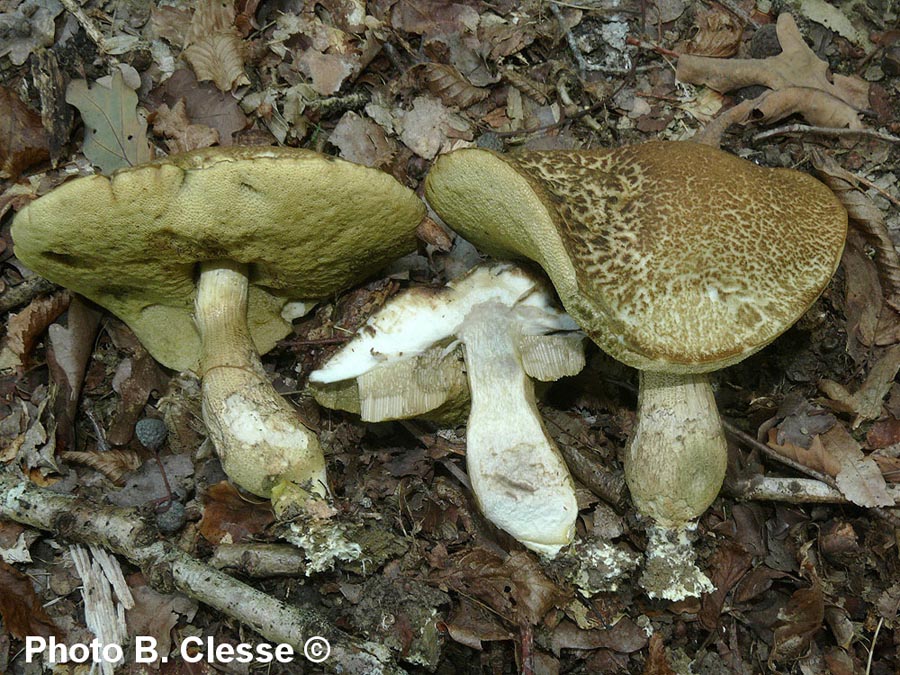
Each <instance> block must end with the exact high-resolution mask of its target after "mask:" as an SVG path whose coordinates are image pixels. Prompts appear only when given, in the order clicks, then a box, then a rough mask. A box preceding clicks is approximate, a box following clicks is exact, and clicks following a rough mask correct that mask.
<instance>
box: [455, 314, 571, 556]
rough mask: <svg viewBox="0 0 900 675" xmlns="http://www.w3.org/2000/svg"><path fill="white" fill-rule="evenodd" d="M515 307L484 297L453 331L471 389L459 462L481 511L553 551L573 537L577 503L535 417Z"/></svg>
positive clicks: (519, 536) (535, 546)
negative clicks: (460, 346)
mask: <svg viewBox="0 0 900 675" xmlns="http://www.w3.org/2000/svg"><path fill="white" fill-rule="evenodd" d="M514 314H515V310H514V309H511V308H509V307H506V306H504V305H502V304H500V303H497V302H489V303H484V304H481V305H478V306H477V307H475V308H474V309H473V310H472V311H471V312H469V314H468V316H467V317H466V321H465V323H464V324H463V327H462V329H461V330H460V332H459V338H460V340H462V342H463V343H464V344H465V354H466V356H465V359H466V373H467V376H468V379H469V391H470V392H471V396H472V409H471V413H470V414H469V421H468V426H467V430H466V466H467V468H468V473H469V480H470V481H471V483H472V491H473V492H474V494H475V497H476V499H477V500H478V504H479V506H480V508H481V511H482V512H483V513H484V515H485V517H487V519H488V520H490V521H491V522H492V523H494V524H495V525H496V526H497V527H499V528H500V529H502V530H505V531H506V532H508V533H509V534H511V535H512V536H513V537H515V538H516V539H517V540H518V541H520V542H521V543H522V544H523V545H524V546H526V547H527V548H530V549H532V550H534V551H538V552H539V553H543V554H546V555H555V554H556V553H557V552H558V551H559V549H560V548H562V547H563V546H566V545H568V544H570V543H572V538H573V537H574V534H575V518H576V516H577V515H578V504H577V503H576V501H575V490H574V487H573V485H572V479H571V478H570V476H569V471H568V469H567V468H566V464H565V461H564V460H563V458H562V456H561V455H560V452H559V449H558V448H557V447H556V445H555V444H554V442H553V440H552V439H551V438H550V435H549V434H548V433H547V430H546V429H545V428H544V425H543V424H542V423H541V417H540V413H539V412H538V409H537V403H536V402H535V398H534V385H533V384H532V382H531V379H530V378H529V377H528V374H527V373H526V371H525V367H524V366H523V363H522V354H521V351H520V349H519V344H520V342H521V339H522V324H521V322H520V320H517V319H516V318H515V317H514Z"/></svg>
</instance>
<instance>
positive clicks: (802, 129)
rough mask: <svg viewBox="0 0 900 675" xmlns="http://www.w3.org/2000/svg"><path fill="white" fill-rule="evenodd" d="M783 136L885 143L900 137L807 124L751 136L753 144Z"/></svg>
mask: <svg viewBox="0 0 900 675" xmlns="http://www.w3.org/2000/svg"><path fill="white" fill-rule="evenodd" d="M784 134H820V135H822V136H837V137H846V136H865V137H867V138H877V139H878V140H880V141H885V142H887V143H900V136H892V135H891V134H885V133H882V132H880V131H876V130H875V129H846V128H835V127H814V126H810V125H808V124H785V125H784V126H780V127H775V128H774V129H766V130H765V131H760V132H759V133H758V134H756V135H755V136H753V142H754V143H755V142H757V141H762V140H765V139H767V138H772V137H773V136H783V135H784Z"/></svg>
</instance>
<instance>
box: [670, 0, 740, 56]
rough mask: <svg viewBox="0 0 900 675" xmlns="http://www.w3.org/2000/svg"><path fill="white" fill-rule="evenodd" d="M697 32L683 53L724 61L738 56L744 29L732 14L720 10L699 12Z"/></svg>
mask: <svg viewBox="0 0 900 675" xmlns="http://www.w3.org/2000/svg"><path fill="white" fill-rule="evenodd" d="M695 23H696V24H697V32H696V34H695V35H694V37H693V38H691V41H690V42H688V43H687V44H686V45H685V47H684V49H683V50H682V53H684V54H693V55H695V56H709V57H711V58H718V59H724V58H728V57H729V56H734V55H735V54H737V51H738V47H739V46H740V44H741V37H742V36H743V33H744V29H743V25H742V24H741V22H740V21H738V20H737V19H736V18H735V17H734V16H733V15H732V14H730V13H728V12H724V11H720V10H716V9H713V10H710V11H703V10H699V11H698V12H697V16H696V18H695Z"/></svg>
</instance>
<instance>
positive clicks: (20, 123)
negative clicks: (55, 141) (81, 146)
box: [0, 87, 50, 180]
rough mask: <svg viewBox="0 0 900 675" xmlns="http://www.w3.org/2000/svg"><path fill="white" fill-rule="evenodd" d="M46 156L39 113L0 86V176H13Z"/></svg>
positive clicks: (48, 151) (44, 134)
mask: <svg viewBox="0 0 900 675" xmlns="http://www.w3.org/2000/svg"><path fill="white" fill-rule="evenodd" d="M49 158H50V144H49V140H48V138H47V134H46V132H45V131H44V127H43V126H42V124H41V116H40V115H38V114H37V113H36V112H34V111H32V110H30V109H29V108H28V106H26V105H25V104H24V103H23V102H22V100H21V99H20V98H19V97H18V96H16V95H15V94H14V93H13V92H11V91H10V90H9V89H7V88H6V87H0V178H12V179H13V180H15V179H16V178H18V177H19V174H20V173H22V171H24V170H25V169H27V168H28V167H29V166H33V165H34V164H38V163H39V162H43V161H45V160H47V159H49Z"/></svg>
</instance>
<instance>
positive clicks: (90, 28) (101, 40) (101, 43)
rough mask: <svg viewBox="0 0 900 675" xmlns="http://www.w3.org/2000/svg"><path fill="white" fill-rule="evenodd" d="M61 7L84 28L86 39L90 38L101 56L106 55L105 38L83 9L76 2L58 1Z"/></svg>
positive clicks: (70, 0) (68, 0) (74, 0)
mask: <svg viewBox="0 0 900 675" xmlns="http://www.w3.org/2000/svg"><path fill="white" fill-rule="evenodd" d="M60 2H61V3H62V5H63V7H65V8H66V11H67V12H68V13H69V14H71V15H72V16H74V17H75V20H76V21H77V22H78V23H79V24H80V25H81V27H82V28H84V32H85V33H87V36H88V38H90V40H91V42H93V43H94V44H95V45H97V49H99V50H100V52H101V53H102V54H106V52H107V48H106V37H105V36H104V35H103V32H102V31H101V30H100V29H99V28H98V27H97V24H96V23H94V22H93V20H92V19H91V18H90V17H89V16H88V15H87V14H86V13H85V11H84V9H82V8H81V5H79V4H78V3H77V2H76V0H60Z"/></svg>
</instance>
